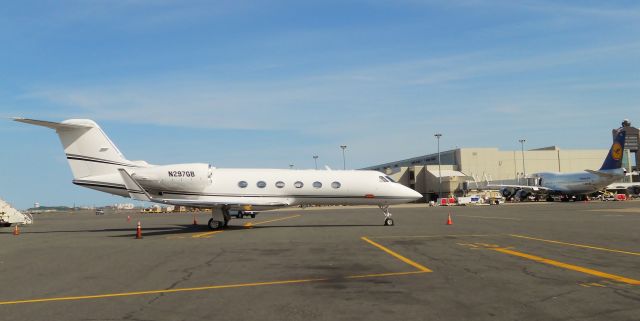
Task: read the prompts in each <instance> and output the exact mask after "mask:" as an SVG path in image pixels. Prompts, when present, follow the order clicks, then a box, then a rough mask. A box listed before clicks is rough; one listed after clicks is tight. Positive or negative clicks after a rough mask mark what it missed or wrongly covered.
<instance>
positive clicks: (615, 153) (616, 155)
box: [611, 143, 622, 161]
mask: <svg viewBox="0 0 640 321" xmlns="http://www.w3.org/2000/svg"><path fill="white" fill-rule="evenodd" d="M611 157H613V159H615V160H617V161H618V160H620V159H622V145H620V143H615V144H613V148H612V149H611Z"/></svg>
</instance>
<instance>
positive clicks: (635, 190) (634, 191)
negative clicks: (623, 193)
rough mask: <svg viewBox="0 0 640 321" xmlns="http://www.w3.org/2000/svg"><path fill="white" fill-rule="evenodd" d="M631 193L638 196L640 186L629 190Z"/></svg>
mask: <svg viewBox="0 0 640 321" xmlns="http://www.w3.org/2000/svg"><path fill="white" fill-rule="evenodd" d="M627 190H628V191H629V193H631V194H635V195H638V194H640V186H632V187H629V188H628V189H627Z"/></svg>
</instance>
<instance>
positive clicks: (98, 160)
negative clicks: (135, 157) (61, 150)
mask: <svg viewBox="0 0 640 321" xmlns="http://www.w3.org/2000/svg"><path fill="white" fill-rule="evenodd" d="M67 159H72V160H79V161H84V162H92V163H101V164H109V165H118V166H126V167H140V166H138V165H134V164H127V163H120V162H115V161H110V160H108V159H102V158H95V157H89V156H82V155H75V154H67Z"/></svg>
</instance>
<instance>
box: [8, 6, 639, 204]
mask: <svg viewBox="0 0 640 321" xmlns="http://www.w3.org/2000/svg"><path fill="white" fill-rule="evenodd" d="M638 35H640V3H638V2H637V1H508V0H504V1H503V0H487V1H480V0H461V1H447V0H442V1H440V0H425V1H420V0H406V1H403V0H397V1H376V0H369V1H367V0H362V1H317V2H315V1H169V0H167V1H162V0H157V1H146V0H130V1H106V0H105V1H103V0H94V1H84V0H82V1H81V0H76V1H65V0H61V1H8V2H5V3H3V4H2V10H0V41H1V43H2V46H1V48H2V49H1V50H0V61H1V63H0V117H3V118H7V117H12V116H24V117H30V118H38V119H47V120H56V121H57V120H63V119H67V118H91V119H94V120H96V121H97V122H98V123H100V124H101V126H102V127H103V129H104V130H105V131H106V132H107V133H108V134H109V136H110V137H111V139H112V140H113V141H114V142H115V143H116V144H117V145H118V147H119V148H120V150H121V151H122V152H123V153H124V154H125V155H126V156H127V157H128V158H129V159H145V160H147V161H149V162H152V163H157V164H164V163H176V162H194V161H202V162H211V163H213V164H214V165H215V166H218V167H276V168H286V167H288V165H289V164H294V165H295V167H296V168H312V167H313V166H314V165H313V158H312V156H313V155H319V157H320V158H319V163H320V164H322V165H324V164H327V165H329V166H331V167H334V168H340V167H341V165H342V158H341V157H342V154H341V151H340V148H339V145H341V144H346V145H348V149H347V166H348V167H350V168H359V167H365V166H370V165H375V164H378V163H383V162H387V161H392V160H396V159H402V158H409V157H413V156H417V155H421V154H425V153H431V152H435V150H436V142H435V139H434V138H433V134H434V133H436V132H441V133H442V134H443V135H444V136H443V137H442V140H441V145H442V149H449V148H455V147H499V148H501V149H518V148H519V143H518V142H517V140H518V138H526V139H527V143H526V144H527V145H526V147H528V148H535V147H543V146H549V145H558V146H560V147H561V148H606V147H607V146H608V145H609V142H610V139H611V138H610V130H611V128H613V127H616V126H618V125H619V124H620V122H621V120H622V119H623V118H629V119H630V120H631V122H632V123H634V124H640V117H638V115H639V114H640V37H639V36H638ZM0 144H1V145H2V147H3V148H2V150H3V155H2V157H0V168H1V169H0V170H1V172H0V181H1V184H0V197H2V198H4V199H6V200H7V201H9V202H11V203H13V204H14V205H16V206H17V207H20V208H26V207H29V206H30V205H31V204H33V202H35V201H38V202H40V203H42V204H73V203H76V204H78V205H94V204H96V205H101V204H110V203H114V202H125V201H127V200H126V199H123V198H118V197H109V196H105V194H101V193H98V192H94V191H91V190H86V189H83V188H80V187H76V186H74V185H72V184H71V179H72V177H71V172H70V170H69V169H68V167H67V165H66V160H65V159H64V154H63V152H62V150H61V147H60V144H59V143H58V141H57V137H56V135H55V134H54V133H53V132H52V131H50V130H47V129H44V128H38V127H30V126H27V125H24V124H18V123H15V122H11V121H9V120H4V121H2V122H1V124H0Z"/></svg>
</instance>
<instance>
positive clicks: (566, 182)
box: [487, 126, 626, 200]
mask: <svg viewBox="0 0 640 321" xmlns="http://www.w3.org/2000/svg"><path fill="white" fill-rule="evenodd" d="M625 137H626V130H625V127H624V126H623V127H620V128H619V129H617V131H616V133H615V137H614V140H613V144H612V145H611V149H610V150H609V153H608V154H607V157H606V158H605V160H604V163H603V164H602V167H600V169H599V170H584V171H581V172H574V173H554V172H544V173H535V174H532V175H531V177H532V178H533V181H534V182H535V184H533V185H488V186H487V188H492V189H499V190H500V192H501V193H502V196H504V197H515V198H516V199H518V200H523V199H525V198H527V197H529V196H530V195H534V196H536V197H537V198H542V197H546V198H547V199H551V195H560V196H562V198H563V200H568V199H569V197H572V196H577V197H587V194H591V193H595V192H598V191H601V190H603V189H604V188H606V187H607V186H608V185H609V184H611V183H613V182H617V181H619V180H621V179H622V178H623V177H624V175H625V171H624V169H623V168H622V155H623V151H624V142H625Z"/></svg>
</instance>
